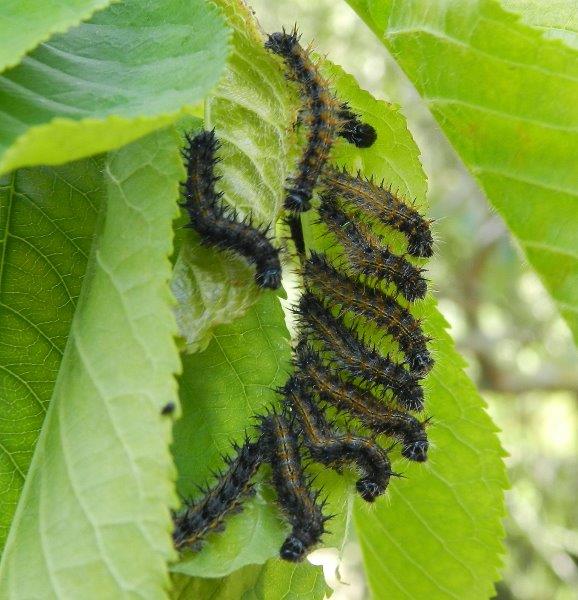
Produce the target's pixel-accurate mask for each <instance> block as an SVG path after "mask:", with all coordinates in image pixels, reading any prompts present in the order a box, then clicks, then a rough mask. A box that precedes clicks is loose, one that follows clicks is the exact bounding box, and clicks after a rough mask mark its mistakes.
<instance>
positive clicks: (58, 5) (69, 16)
mask: <svg viewBox="0 0 578 600" xmlns="http://www.w3.org/2000/svg"><path fill="white" fill-rule="evenodd" d="M110 2H111V0H64V1H63V0H47V1H38V0H25V1H23V0H4V2H3V3H2V6H0V40H2V45H0V71H3V70H4V69H6V68H7V67H13V66H15V65H16V64H17V63H18V62H19V61H20V59H21V58H22V57H23V56H24V55H25V54H26V53H27V52H29V51H30V50H32V49H33V48H34V47H36V46H37V45H38V44H40V42H45V41H46V40H47V39H48V38H49V37H50V36H51V35H52V34H54V33H61V32H64V31H66V30H67V29H68V28H69V27H72V26H73V25H76V24H78V23H79V22H80V21H84V20H85V19H88V18H89V17H90V16H91V15H92V13H93V12H95V11H97V10H99V9H102V8H104V7H105V6H107V5H108V4H110Z"/></svg>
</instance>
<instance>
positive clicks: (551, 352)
mask: <svg viewBox="0 0 578 600" xmlns="http://www.w3.org/2000/svg"><path fill="white" fill-rule="evenodd" d="M249 2H250V4H251V6H252V7H253V8H254V10H255V12H256V16H257V18H258V19H259V21H260V22H261V25H262V26H263V28H264V29H265V30H266V31H267V32H272V31H277V30H279V29H280V28H281V27H282V26H285V27H286V28H289V27H291V26H292V25H293V24H294V23H295V21H297V23H298V25H299V29H300V31H301V32H302V34H303V38H302V41H303V43H304V44H307V43H308V42H309V41H311V40H313V41H314V42H315V45H316V49H317V50H318V51H319V52H320V53H324V54H327V55H328V57H329V58H330V59H331V60H332V61H334V62H336V63H338V64H340V65H342V66H343V67H344V68H345V69H346V70H347V71H349V72H350V73H352V74H353V75H355V76H356V78H357V79H358V81H359V82H360V84H361V86H362V87H364V88H366V89H368V90H369V91H371V92H372V93H373V94H374V95H375V96H376V97H378V98H383V99H385V100H389V101H392V102H395V103H398V104H400V105H401V107H402V110H403V113H404V114H405V116H406V117H407V120H408V125H409V128H410V130H411V132H412V135H413V136H414V138H415V139H416V141H417V143H418V145H419V147H420V149H421V152H422V161H423V165H424V167H425V170H426V173H427V175H428V179H429V193H428V196H429V203H430V214H431V216H432V217H434V218H437V219H438V221H437V222H436V225H435V229H436V232H437V238H438V251H437V254H436V257H435V259H434V260H433V261H432V263H431V266H430V276H431V280H432V285H433V287H434V289H435V290H436V291H437V294H436V295H437V297H438V299H439V304H440V309H441V311H442V313H443V314H444V315H445V316H446V318H447V320H448V321H449V322H450V324H451V328H452V329H451V333H452V335H453V337H454V339H455V340H456V343H457V346H458V349H459V350H460V352H461V353H462V354H463V355H464V356H465V357H466V359H467V360H468V362H469V374H470V376H471V377H472V378H473V379H474V381H475V382H476V383H477V385H478V387H479V389H480V390H481V392H482V394H483V395H484V397H485V399H486V400H487V402H488V404H489V410H490V412H491V414H492V416H493V417H494V420H495V421H496V423H497V424H498V426H499V427H500V429H501V430H502V433H501V439H502V443H503V445H504V447H505V448H506V450H507V451H508V452H509V454H510V456H509V458H508V459H507V465H508V470H509V476H510V481H511V485H512V488H511V490H510V491H509V492H508V493H507V506H508V510H509V514H508V517H507V519H506V529H507V535H508V537H507V547H508V554H507V556H506V557H505V568H504V572H503V580H502V581H501V582H500V583H499V584H498V592H497V596H496V597H497V598H499V599H500V600H502V599H503V600H505V599H509V598H517V599H518V598H519V599H523V600H569V599H574V598H578V501H577V500H578V459H577V449H578V366H577V365H578V361H577V353H576V350H575V348H574V346H573V343H572V339H571V336H570V333H569V331H568V329H567V327H566V325H565V324H564V322H563V321H562V320H561V319H560V317H559V316H558V315H557V313H556V311H555V310H554V307H553V304H552V302H551V301H550V299H549V297H548V295H547V294H546V292H545V291H544V289H543V287H542V285H541V284H540V281H539V280H538V278H537V277H536V276H535V275H534V273H533V272H532V271H531V270H530V269H529V267H528V266H527V264H526V262H525V260H524V258H523V256H522V255H521V253H520V252H519V251H518V248H517V247H516V245H515V242H513V241H512V239H511V238H510V236H509V233H508V231H507V230H506V228H505V226H504V224H503V222H502V220H501V219H500V217H499V216H498V215H497V214H496V213H495V212H494V211H493V210H492V209H491V208H490V207H489V205H488V203H487V201H486V199H485V198H484V196H483V195H482V193H481V192H480V190H479V189H478V187H477V186H476V184H475V182H474V180H473V179H472V177H471V176H470V175H469V174H468V173H467V172H466V170H465V169H464V167H463V166H462V165H461V163H460V162H459V160H458V159H457V157H456V155H455V153H454V152H453V150H452V148H451V146H450V145H449V143H448V142H447V140H446V139H445V138H444V137H443V135H442V134H441V133H440V130H439V128H438V127H437V125H436V123H435V121H434V120H433V118H432V117H431V115H430V114H429V112H428V111H427V109H426V108H425V107H424V105H423V103H422V102H421V100H420V98H419V96H418V95H417V93H416V92H415V90H414V89H413V87H412V85H411V84H410V83H409V82H408V80H407V79H406V77H405V76H404V75H403V73H402V72H401V71H400V69H399V68H398V67H397V65H396V64H395V62H394V61H393V59H392V58H391V57H390V56H389V55H388V53H387V51H386V50H385V48H384V47H383V46H382V45H381V44H380V43H379V42H378V41H377V39H375V37H374V36H373V34H372V33H370V31H369V30H368V29H367V28H366V26H365V25H364V24H363V23H362V22H361V21H360V19H359V18H358V17H357V16H356V15H355V13H354V12H353V10H352V9H351V8H349V6H347V5H346V4H345V2H335V0H316V1H312V0H292V1H291V2H276V1H272V0H249ZM317 560H318V561H319V562H323V564H324V565H325V567H326V575H328V578H329V579H330V582H331V585H332V586H335V588H336V593H335V595H334V598H336V599H337V600H345V599H346V598H347V599H360V598H366V597H367V596H368V592H367V588H366V586H365V582H364V578H363V572H362V569H361V556H360V551H359V547H358V546H357V544H356V543H355V540H352V541H351V542H350V543H349V544H348V546H347V547H346V551H345V555H344V561H343V564H342V565H341V567H340V569H341V579H342V582H343V583H340V582H339V581H338V580H337V578H336V577H335V575H334V573H333V571H334V567H335V564H336V560H337V559H336V557H335V554H334V553H333V554H331V553H326V554H325V555H323V554H321V555H319V557H318V558H317Z"/></svg>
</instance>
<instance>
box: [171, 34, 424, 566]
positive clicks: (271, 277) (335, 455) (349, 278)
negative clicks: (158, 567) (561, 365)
mask: <svg viewBox="0 0 578 600" xmlns="http://www.w3.org/2000/svg"><path fill="white" fill-rule="evenodd" d="M265 46H266V48H268V49H269V50H270V51H272V52H274V53H275V54H277V55H279V56H280V57H282V59H283V61H284V62H285V65H286V68H287V73H288V77H289V78H290V79H292V80H294V81H296V82H297V83H298V85H299V87H300V90H301V95H302V99H303V109H302V115H303V116H302V121H303V122H304V123H305V126H306V127H307V141H306V144H305V148H304V150H303V152H302V154H301V157H300V160H299V163H298V165H297V169H296V172H295V175H293V176H292V177H291V178H290V180H289V181H288V185H287V188H286V198H285V208H286V210H287V211H288V213H289V221H290V223H291V224H292V227H291V230H292V233H293V234H294V235H295V234H297V235H296V237H297V238H299V239H296V240H295V243H296V244H295V245H296V248H297V251H298V254H299V259H300V262H301V269H300V270H301V276H302V280H303V292H302V294H301V297H300V299H299V301H298V304H297V306H295V308H294V311H295V313H296V315H297V332H298V333H297V339H296V343H295V347H294V358H293V365H294V371H293V374H292V375H291V376H290V378H289V380H288V381H287V383H286V384H285V385H284V386H283V388H282V389H281V390H279V391H280V394H281V397H282V401H281V406H280V408H278V409H274V410H272V411H271V412H269V413H268V414H266V415H264V416H259V417H258V419H259V427H258V431H259V435H258V439H256V440H250V439H249V438H247V439H246V440H245V442H244V444H242V445H241V446H235V447H234V452H233V454H232V456H231V457H229V458H227V459H226V468H225V469H224V470H223V471H222V472H221V473H219V474H217V475H216V478H215V482H214V483H213V484H212V485H211V486H209V487H207V488H205V489H204V490H203V493H202V495H201V497H200V498H197V499H195V500H194V501H191V502H190V503H188V504H187V506H186V507H185V508H184V509H183V510H182V511H181V512H180V513H178V514H176V515H175V519H174V520H175V533H174V540H175V544H176V546H177V548H179V549H185V548H190V549H193V550H197V549H198V548H199V547H200V545H201V542H202V540H203V538H204V537H205V535H206V534H207V533H208V532H210V531H215V530H220V529H222V527H223V523H224V520H225V518H226V517H227V515H229V514H231V513H233V512H236V511H238V510H239V509H240V508H241V506H242V503H243V501H244V499H245V498H246V497H247V496H249V495H250V494H251V493H253V483H252V481H253V478H254V476H255V474H256V472H257V470H258V469H259V466H260V465H261V464H263V463H268V464H269V465H270V466H271V470H272V480H273V484H274V487H275V490H276V492H277V501H278V503H279V505H280V507H281V509H282V511H283V513H284V515H285V517H286V519H287V521H288V522H289V524H290V525H291V532H290V534H289V535H288V537H287V538H286V539H285V541H284V543H283V545H282V547H281V551H280V555H281V557H282V558H284V559H286V560H290V561H299V560H301V559H302V558H303V557H304V556H305V555H306V554H307V552H308V551H309V550H310V549H311V548H313V547H314V546H315V545H316V544H317V543H318V542H319V541H320V539H321V537H322V535H323V533H324V531H325V522H326V521H327V519H328V518H329V516H328V515H325V514H324V511H323V508H324V501H323V500H322V499H321V498H320V495H319V492H318V491H315V490H314V489H313V486H312V483H311V480H310V478H309V477H308V475H307V474H306V472H305V469H304V466H303V459H302V451H303V449H305V450H306V452H307V454H308V457H309V458H310V459H311V460H312V461H313V462H316V463H320V464H322V465H325V466H327V467H330V468H333V469H336V470H339V471H341V470H342V469H343V468H344V467H353V468H354V469H356V470H357V472H358V479H357V482H356V489H357V491H358V493H359V494H360V496H361V497H362V498H363V499H364V500H366V501H368V502H373V501H374V500H375V499H376V498H377V497H379V496H380V495H382V494H383V493H384V492H385V490H386V489H387V486H388V484H389V480H390V478H391V477H392V476H393V475H396V473H394V472H393V471H392V469H391V462H390V459H389V449H386V448H384V447H382V446H381V445H380V443H379V442H378V441H377V436H379V435H382V434H383V435H386V436H388V437H390V438H393V439H394V440H395V441H396V442H397V443H399V444H400V445H401V453H402V455H403V456H404V457H405V458H407V459H409V460H412V461H417V462H423V461H425V460H426V459H427V452H428V448H429V443H428V438H427V435H426V425H427V421H428V420H427V419H420V418H419V417H418V416H416V415H415V413H419V412H421V411H422V410H423V408H424V394H423V389H422V386H421V380H422V378H423V377H424V376H425V375H426V374H427V373H428V372H429V371H430V369H431V368H432V366H433V359H432V356H431V354H430V351H429V349H428V342H429V339H428V337H427V336H426V335H425V334H424V332H423V331H422V328H421V324H420V321H419V320H418V319H416V318H415V317H414V316H413V315H412V313H411V311H410V310H409V308H408V306H409V305H410V304H411V303H412V302H415V301H416V300H420V299H422V298H424V296H425V294H426V292H427V282H426V280H425V279H424V277H423V274H422V271H423V270H422V269H421V268H420V267H418V266H416V265H415V264H414V262H413V259H414V258H428V257H430V256H431V255H432V246H433V240H432V236H431V232H430V223H429V221H427V220H426V219H424V218H423V217H422V216H421V215H420V214H419V212H417V211H416V210H415V208H413V207H412V206H411V205H410V204H408V203H407V202H405V201H404V200H403V199H401V198H399V197H398V196H396V195H395V194H393V193H392V192H391V191H389V190H387V189H385V188H384V187H383V186H378V185H375V184H374V183H373V181H372V180H367V179H364V178H363V177H361V175H360V174H358V175H357V176H355V177H353V176H351V175H350V174H348V173H347V172H346V171H342V170H338V169H336V168H334V167H332V166H331V165H329V163H328V159H329V156H330V152H331V146H332V144H333V143H334V141H335V139H336V138H337V136H341V137H343V138H345V139H346V140H347V141H348V142H350V143H353V144H355V145H356V146H358V147H361V148H367V147H369V146H371V145H372V144H373V143H374V141H375V139H376V132H375V130H374V129H373V127H371V125H368V124H365V123H363V122H361V121H360V120H359V118H358V116H357V115H356V114H355V113H354V112H353V111H352V110H351V108H350V107H349V106H348V105H347V104H346V103H343V102H342V101H340V100H339V99H338V98H336V96H335V95H334V94H333V93H332V91H331V90H330V88H329V85H328V82H327V81H326V80H325V79H324V78H323V77H322V75H321V73H320V72H319V70H318V68H317V66H316V64H315V63H314V62H313V61H312V60H311V58H310V52H309V50H308V49H304V48H302V47H301V46H300V44H299V37H298V35H297V33H296V31H295V30H293V31H292V32H290V33H287V32H285V31H283V32H279V33H274V34H272V35H270V36H269V37H268V39H267V41H266V43H265ZM217 148H218V146H217V142H216V140H215V137H214V134H213V133H212V132H201V133H200V134H198V135H197V136H195V137H189V138H188V146H187V148H186V149H185V152H184V156H185V159H186V166H187V181H186V182H185V183H184V196H185V201H184V206H185V208H186V209H187V210H188V212H189V214H190V217H191V219H190V225H191V227H193V228H194V229H195V230H196V231H197V232H198V233H199V235H200V236H201V238H202V240H203V241H204V242H205V243H208V244H211V245H214V246H216V247H218V248H221V249H228V250H232V251H235V252H238V253H240V254H241V255H243V256H244V257H246V258H247V259H248V260H249V261H251V262H253V263H254V264H255V266H256V281H257V283H258V284H259V285H260V286H261V287H264V288H267V287H268V288H275V287H277V286H278V285H279V284H280V280H281V267H280V264H279V256H278V254H279V253H278V250H277V249H276V248H275V247H274V246H273V244H272V243H271V240H270V239H269V238H268V229H259V228H256V227H254V226H253V225H252V223H251V222H250V220H249V221H239V219H238V218H237V215H236V214H235V213H233V212H232V211H231V210H230V209H227V208H224V205H223V203H222V201H221V196H220V194H219V193H217V192H215V189H214V185H215V183H216V181H217V178H216V177H215V175H214V174H213V167H214V164H215V161H216V160H217V159H216V156H215V152H216V150H217ZM314 193H317V196H318V198H319V207H318V214H319V220H320V222H321V223H323V224H324V225H325V227H326V228H327V230H328V232H329V234H331V235H333V236H334V238H335V239H336V241H337V242H338V243H339V244H340V246H341V247H342V248H343V256H342V257H341V259H340V260H339V261H336V260H334V259H332V258H330V257H328V256H327V255H325V254H320V253H315V252H312V251H311V252H308V253H307V252H306V250H305V246H304V244H303V238H302V233H301V232H300V227H301V221H300V215H301V213H303V212H304V211H307V210H309V209H310V208H311V205H312V199H313V197H314ZM385 228H388V229H392V230H396V231H397V232H400V233H401V234H403V236H404V237H405V240H406V247H407V252H406V254H404V255H399V254H398V253H396V252H395V251H394V250H393V249H392V248H390V247H388V245H387V244H386V243H385V242H384V240H383V235H382V234H378V233H375V231H376V230H378V231H380V230H385ZM368 325H370V326H373V327H375V328H377V329H378V330H379V331H381V332H382V333H384V334H386V335H387V336H388V337H389V338H390V340H391V341H392V342H393V344H394V345H395V348H396V349H397V351H396V352H395V354H394V355H384V354H383V353H381V352H380V351H379V349H378V348H377V347H376V346H375V345H373V344H372V343H371V342H370V341H369V339H368V337H367V336H366V335H365V336H364V335H363V334H361V333H360V327H361V330H364V331H366V330H367V326H368ZM330 415H331V416H330ZM342 416H345V421H347V423H348V425H347V427H343V426H341V427H340V426H339V425H338V424H337V423H338V422H339V423H340V422H342V421H343V420H344V419H342V418H341V417H342ZM360 427H361V431H360Z"/></svg>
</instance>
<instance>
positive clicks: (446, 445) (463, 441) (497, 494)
mask: <svg viewBox="0 0 578 600" xmlns="http://www.w3.org/2000/svg"><path fill="white" fill-rule="evenodd" d="M326 69H327V72H328V74H329V75H330V76H331V78H332V81H333V82H334V85H335V87H336V88H337V91H338V93H339V94H340V96H341V97H343V98H347V100H348V102H349V103H350V104H351V105H352V106H353V108H354V109H355V111H356V112H359V113H360V114H361V115H362V117H363V119H364V120H366V121H368V122H369V123H371V124H372V125H373V126H374V127H375V128H376V130H377V133H378V138H377V142H376V143H375V145H374V146H373V147H372V148H370V149H368V150H356V149H354V148H353V147H352V146H348V145H346V144H344V143H340V144H339V145H338V146H337V148H336V150H335V152H334V154H333V159H334V160H335V161H336V162H337V163H338V164H343V165H346V166H347V167H348V168H349V169H353V168H358V167H361V168H362V169H363V172H364V174H365V175H370V174H372V175H373V176H374V177H375V179H377V180H378V181H379V180H381V179H382V178H383V179H384V180H385V182H386V183H387V184H388V185H389V184H391V185H392V187H393V189H397V190H399V193H400V194H402V195H404V196H405V197H406V198H408V199H415V200H416V203H417V204H418V205H419V206H422V207H424V209H425V175H424V173H423V171H422V169H421V166H420V164H419V159H418V157H419V150H418V148H417V146H416V145H415V142H414V141H413V140H412V138H411V136H410V134H409V132H408V130H407V126H406V122H405V119H404V118H403V116H402V115H401V113H400V112H399V110H398V108H397V107H394V106H392V105H389V104H386V103H385V102H382V101H377V100H375V99H373V98H372V97H371V96H370V94H368V93H367V92H365V91H363V90H360V89H359V87H358V86H357V84H356V83H355V81H354V79H353V78H352V77H350V76H348V75H345V74H344V73H343V72H342V71H341V70H340V69H338V68H335V67H334V68H331V67H330V65H329V64H327V65H326ZM388 242H389V243H391V244H392V245H395V244H396V240H395V238H393V236H392V238H391V240H388ZM321 243H325V244H327V243H328V242H327V239H325V240H323V241H322V242H321ZM434 285H435V282H434ZM412 312H413V313H414V314H416V316H418V317H421V318H423V319H424V327H425V330H426V332H427V333H428V334H429V335H430V336H431V337H432V342H431V347H432V353H433V355H434V357H435V359H436V364H435V366H434V368H433V370H432V372H431V373H430V374H429V375H428V376H427V377H426V379H425V380H424V390H425V392H426V411H427V413H428V414H430V415H432V416H433V418H434V421H433V424H432V425H431V427H430V429H429V430H428V437H429V438H430V440H431V445H432V448H431V450H430V455H429V459H428V462H427V463H426V464H425V465H422V464H416V463H409V462H408V461H406V460H405V459H402V458H401V457H400V455H399V451H398V450H396V451H395V452H394V457H395V460H394V470H396V471H400V472H402V473H403V474H404V475H405V476H406V477H407V479H398V480H393V481H392V482H391V484H390V487H389V492H388V497H387V498H385V499H380V500H379V501H378V502H377V503H376V505H375V506H372V507H371V508H368V507H367V506H366V505H365V504H364V503H363V502H362V501H359V500H357V501H356V504H355V508H354V518H355V525H356V531H357V535H358V538H359V540H360V543H361V547H362V550H363V555H364V563H365V567H366V574H367V578H368V581H369V585H370V588H371V591H372V594H373V597H374V598H376V599H377V598H406V597H407V598H428V599H434V598H440V599H441V598H443V599H447V598H468V600H469V599H477V598H480V599H482V598H488V597H489V596H490V595H491V593H492V589H493V588H492V582H494V581H496V579H497V578H498V567H499V566H500V563H501V561H500V554H501V553H502V552H503V545H502V538H503V536H504V532H503V528H502V525H501V518H502V516H503V514H504V498H503V489H504V487H505V486H506V484H507V480H506V476H505V468H504V464H503V461H502V456H503V455H504V452H503V450H502V449H501V447H500V443H499V441H498V438H497V435H496V431H497V429H496V426H495V425H494V424H493V423H492V421H491V419H490V417H489V416H488V415H487V413H486V412H485V407H486V405H485V403H484V401H483V400H482V399H481V397H480V396H479V395H478V394H477V392H476V390H475V388H474V385H473V384H472V383H471V382H470V381H469V379H468V378H467V377H466V375H465V374H464V372H463V367H464V362H463V360H462V359H461V358H460V356H459V355H458V354H457V352H456V351H455V348H454V345H453V343H452V341H451V339H450V337H449V336H448V334H447V333H446V331H445V329H446V327H447V323H446V322H445V320H444V318H443V317H442V315H441V314H440V313H439V312H438V311H437V309H436V307H435V302H434V301H433V299H432V298H431V297H430V298H429V299H427V300H426V301H424V302H422V303H416V304H415V305H413V306H412ZM381 339H383V336H379V335H378V338H377V340H381ZM379 344H380V347H381V349H382V351H384V352H387V351H391V350H392V349H393V348H392V347H391V346H389V345H387V342H386V341H381V342H379Z"/></svg>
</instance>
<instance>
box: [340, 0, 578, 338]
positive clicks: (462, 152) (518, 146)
mask: <svg viewBox="0 0 578 600" xmlns="http://www.w3.org/2000/svg"><path fill="white" fill-rule="evenodd" d="M349 4H351V6H353V8H354V9H355V10H356V11H357V12H358V13H359V15H360V16H361V17H362V18H363V19H364V20H365V21H366V23H367V24H368V25H369V27H371V29H372V30H373V31H374V33H375V34H376V35H377V36H378V38H379V39H380V40H381V41H382V42H383V43H384V44H385V45H386V46H387V48H388V49H389V50H390V52H391V53H392V54H393V56H394V58H395V59H396V60H397V61H398V62H399V64H400V65H401V67H402V68H403V69H404V71H405V72H406V74H407V75H408V77H409V78H410V79H411V80H412V82H413V83H414V85H415V86H416V88H417V90H418V92H419V93H420V94H421V95H422V97H423V98H424V100H425V102H426V104H427V105H428V107H429V108H430V110H431V112H432V114H433V115H434V117H435V118H436V119H437V121H438V122H439V124H440V126H441V127H442V129H443V131H444V132H445V134H446V135H447V137H448V138H449V140H450V142H451V143H452V144H453V146H454V148H455V149H456V151H457V152H458V154H459V156H460V157H461V159H462V160H463V161H464V163H465V165H466V166H467V167H468V169H469V170H470V171H471V172H472V174H473V175H474V176H475V177H476V179H477V181H478V182H479V183H480V185H481V187H482V188H483V190H484V191H485V193H486V195H487V197H488V199H489V200H490V202H491V203H492V204H493V205H494V206H495V208H496V209H497V210H498V212H499V213H500V214H501V215H502V217H503V218H504V220H505V221H506V223H507V225H508V227H509V228H510V229H511V231H512V233H513V234H514V236H515V237H516V239H517V240H518V242H519V243H520V246H521V247H522V249H523V251H524V253H525V255H526V256H527V258H528V260H529V262H530V263H531V264H532V266H533V267H534V269H535V270H536V271H537V273H538V275H539V276H540V277H541V279H542V281H543V282H544V285H545V286H546V288H547V289H548V291H549V293H550V294H551V295H552V297H553V299H554V300H555V302H556V304H557V305H558V308H559V310H560V312H561V313H562V315H563V316H564V318H565V319H566V321H567V322H568V324H569V326H570V328H571V329H572V330H573V332H574V336H575V339H577V340H578V236H576V231H578V210H576V203H577V196H578V162H577V161H576V158H575V156H574V153H573V152H572V151H571V149H572V148H576V146H577V145H578V128H577V126H576V125H577V123H578V103H576V101H575V98H576V97H578V53H577V51H576V48H571V47H570V46H569V45H567V44H565V43H562V42H560V41H559V40H553V39H546V38H545V37H544V36H543V34H542V32H541V31H540V30H538V29H534V28H532V27H530V26H528V25H525V24H523V23H521V22H520V20H519V18H518V17H517V16H516V15H513V14H511V13H508V12H506V11H504V10H503V9H502V8H501V7H500V6H499V5H498V3H497V2H495V1H494V0H474V1H472V2H460V1H459V0H444V1H442V2H436V3H434V4H432V3H431V2H426V1H425V0H408V1H404V2H397V1H394V0H349ZM553 22H558V23H559V22H560V21H559V20H558V18H554V19H553Z"/></svg>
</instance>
